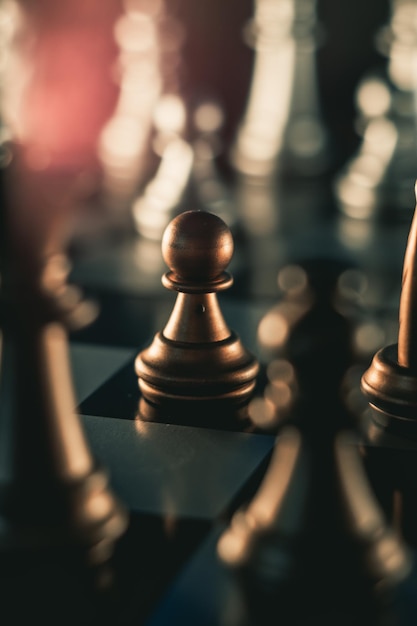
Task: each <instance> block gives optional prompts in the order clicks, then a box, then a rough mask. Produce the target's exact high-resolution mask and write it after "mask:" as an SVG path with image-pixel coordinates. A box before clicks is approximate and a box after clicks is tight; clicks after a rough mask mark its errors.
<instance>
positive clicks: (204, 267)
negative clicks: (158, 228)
mask: <svg viewBox="0 0 417 626" xmlns="http://www.w3.org/2000/svg"><path fill="white" fill-rule="evenodd" d="M162 255H163V258H164V261H165V263H166V264H167V265H168V267H169V268H170V270H171V271H172V272H173V273H174V274H175V275H176V276H177V277H179V278H181V279H183V280H184V281H186V282H193V281H211V280H214V279H215V278H217V277H218V276H220V275H221V274H222V272H224V270H225V269H226V267H227V266H228V265H229V263H230V261H231V259H232V255H233V237H232V234H231V232H230V229H229V228H228V226H227V225H226V224H225V223H224V222H223V220H222V219H220V217H218V216H217V215H214V214H213V213H208V212H207V211H185V212H184V213H180V214H179V215H177V217H175V218H174V219H173V220H172V221H171V222H170V223H169V224H168V226H167V228H166V229H165V232H164V234H163V237H162Z"/></svg>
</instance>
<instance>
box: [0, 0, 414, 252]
mask: <svg viewBox="0 0 417 626" xmlns="http://www.w3.org/2000/svg"><path fill="white" fill-rule="evenodd" d="M67 4H68V6H67ZM321 4H324V3H320V2H317V0H257V1H256V2H254V3H253V4H249V3H244V8H243V9H242V7H243V5H241V8H240V9H237V5H236V6H235V5H234V4H233V3H232V5H231V8H228V9H223V10H222V11H223V13H224V16H222V14H221V11H220V10H219V11H218V12H217V13H218V14H217V24H214V28H217V29H219V30H218V32H219V34H218V37H217V44H218V46H219V48H220V50H223V53H224V54H225V55H226V54H227V53H228V50H230V51H231V54H230V58H231V59H233V60H234V62H235V63H236V65H235V68H234V69H235V74H234V75H230V76H223V78H222V80H223V82H227V83H230V84H232V85H233V83H236V90H237V91H238V92H239V91H240V92H242V85H245V81H246V87H245V89H246V93H245V97H244V99H243V100H242V102H241V103H240V105H239V106H240V107H241V111H236V110H234V111H230V110H228V105H227V104H225V103H224V102H223V101H222V93H220V91H219V90H218V91H217V92H216V86H215V85H213V84H211V83H210V77H208V78H207V80H206V82H205V83H204V79H203V81H202V82H200V83H199V85H198V86H197V87H196V89H195V90H194V91H193V85H192V84H190V83H191V82H192V81H190V76H189V73H188V75H187V70H188V69H189V67H190V65H192V64H193V63H195V64H196V65H197V66H198V64H200V65H201V67H202V71H203V70H204V67H205V63H206V62H205V61H204V59H207V58H208V57H210V55H214V51H213V50H210V49H207V50H205V49H204V45H203V44H204V41H203V43H202V44H201V46H200V48H199V50H198V51H197V53H198V54H199V57H198V58H197V59H190V57H189V54H190V49H191V50H193V49H194V48H195V46H194V48H193V47H191V48H190V47H187V41H189V39H190V38H191V37H193V34H192V33H190V32H189V28H190V24H192V23H193V22H192V20H190V19H189V13H190V11H191V12H192V10H191V7H190V6H188V5H187V3H186V2H179V1H178V2H167V1H166V0H155V1H152V2H150V1H149V0H123V1H122V0H112V1H111V2H107V3H106V4H105V5H104V6H103V5H102V3H98V2H97V1H96V0H90V2H88V3H80V2H77V3H75V4H74V3H63V4H62V5H61V4H60V8H59V9H58V8H56V7H55V8H54V4H53V3H52V2H50V1H49V0H42V2H40V3H37V7H36V9H35V8H33V7H31V5H30V4H27V3H24V2H19V1H16V0H7V1H6V2H4V3H3V6H2V14H1V31H2V41H3V45H2V65H1V68H2V76H3V80H2V105H3V106H2V108H3V134H4V135H7V134H9V135H11V136H12V138H13V139H14V140H15V141H16V142H17V143H18V144H21V145H24V146H25V149H26V152H25V154H26V161H27V164H28V166H29V167H31V168H32V169H34V170H36V171H41V170H43V171H44V172H45V171H48V170H52V173H53V172H56V170H59V171H62V170H64V171H67V172H70V174H71V176H72V181H73V182H74V181H76V184H77V185H78V188H77V189H78V194H79V196H80V197H81V199H82V202H83V203H84V204H86V203H87V205H88V206H89V208H90V209H91V210H89V211H84V212H83V214H82V220H80V224H79V226H78V228H79V229H80V231H81V233H83V232H84V233H87V234H88V236H91V235H92V234H93V233H94V232H96V233H97V228H98V223H101V224H102V225H103V224H107V226H108V225H110V230H112V231H113V232H116V231H118V232H119V231H132V232H135V233H136V234H139V235H140V236H142V237H143V238H146V239H150V240H156V241H159V240H160V239H161V236H162V233H163V231H164V229H165V227H166V225H167V224H168V223H169V222H170V220H171V219H172V217H173V216H174V215H175V214H177V213H179V212H181V211H182V210H184V207H187V208H190V207H192V208H196V209H203V210H210V211H212V212H214V213H216V214H218V215H219V216H220V217H222V218H223V219H224V220H225V221H226V223H228V225H229V226H230V227H231V228H232V229H233V228H234V227H235V225H236V224H237V223H242V222H243V224H244V226H245V228H246V229H249V231H250V232H251V234H252V232H253V234H255V235H256V234H261V235H262V234H265V233H270V232H271V231H273V230H274V229H276V227H277V225H278V223H280V219H281V216H280V215H279V212H280V211H283V210H284V208H285V207H281V206H280V203H279V191H280V189H279V187H280V184H285V183H286V182H288V181H293V180H294V179H295V180H296V181H297V185H298V188H300V187H299V186H300V184H302V182H303V181H304V182H305V184H306V185H307V189H308V192H307V193H308V194H309V197H310V202H311V203H312V202H313V199H312V197H311V192H310V187H309V186H308V185H309V183H311V181H312V180H313V181H315V180H317V179H323V177H324V180H325V181H326V184H327V189H328V188H329V186H330V187H331V193H332V198H333V200H334V201H335V203H336V205H337V206H338V207H339V209H340V210H341V212H342V213H343V214H344V215H346V216H348V217H351V218H359V219H361V220H369V219H371V220H375V219H377V220H379V219H385V218H386V217H389V218H391V217H393V216H394V217H401V219H404V217H405V219H406V220H409V218H410V217H411V214H412V211H413V208H414V203H415V200H414V181H415V178H416V167H415V161H416V157H417V146H416V142H417V130H416V115H417V113H416V111H417V108H416V103H415V89H416V76H417V72H416V70H415V53H416V46H417V37H416V33H417V3H416V2H415V1H413V0H391V2H389V4H387V14H388V17H387V20H386V22H385V23H384V24H380V25H375V32H374V33H373V38H374V41H373V43H372V46H373V48H374V51H375V56H376V57H378V59H379V61H378V63H377V66H375V67H374V68H367V67H366V68H364V73H363V76H362V79H361V80H360V82H359V84H357V85H356V91H355V93H354V94H353V93H352V100H354V101H355V106H356V119H354V120H350V119H348V120H345V121H344V122H343V124H344V125H345V126H349V127H352V128H353V127H354V132H355V133H357V135H356V136H357V143H356V145H355V151H354V153H352V154H343V153H341V152H340V145H338V142H337V137H335V136H334V133H333V127H332V126H331V125H329V124H328V122H327V117H328V115H327V114H328V110H329V103H327V102H323V98H322V91H321V87H320V86H321V84H322V78H321V76H320V68H319V67H318V63H317V55H318V52H319V50H320V49H322V48H323V47H325V46H326V45H327V41H328V39H329V36H331V34H332V33H329V32H328V31H327V25H326V23H325V10H324V9H323V8H321ZM245 7H246V8H245ZM193 10H194V13H195V12H196V11H197V9H193ZM245 10H246V11H249V12H250V13H252V14H251V15H250V16H249V19H246V18H247V16H246V14H245ZM197 12H198V11H197ZM206 14H207V15H208V13H207V11H206V12H204V11H203V10H201V16H200V18H201V17H204V15H206ZM99 16H100V17H99ZM98 18H99V19H98ZM358 19H360V16H358ZM233 20H235V23H234V24H233V23H232V22H233ZM213 22H214V21H213ZM220 23H221V24H220ZM224 24H226V26H224ZM209 26H210V27H211V28H213V24H210V25H208V26H207V28H209ZM200 28H201V24H200ZM199 32H200V34H201V32H203V30H200V31H199ZM194 36H195V35H194ZM221 37H229V38H230V41H228V42H226V41H219V38H221ZM207 41H209V38H208V39H207ZM52 51H53V54H51V52H52ZM223 53H222V54H223ZM216 58H217V59H219V54H218V52H217V56H216ZM220 62H221V60H220ZM229 70H230V62H229V63H228V62H227V61H226V60H225V61H224V64H223V65H222V66H218V67H216V68H215V73H216V75H221V74H222V73H224V72H228V71H229ZM203 74H204V71H203ZM243 75H244V76H243ZM242 76H243V78H242ZM202 84H204V88H202ZM336 88H337V87H336ZM229 89H230V87H229ZM235 109H236V107H235ZM236 113H238V115H236ZM334 115H335V112H333V116H334ZM231 116H232V117H233V116H234V119H232V120H231V119H230V117H231ZM237 117H238V119H237ZM75 174H76V175H75ZM51 175H52V174H51ZM328 183H330V185H329V184H328ZM74 184H75V182H74ZM277 186H278V189H277ZM277 198H278V200H277ZM318 202H321V203H323V198H322V197H321V196H319V200H318ZM277 205H278V206H277ZM94 209H99V210H98V211H96V210H94ZM302 210H303V213H304V214H305V213H306V212H307V211H309V210H311V211H312V213H313V214H314V207H309V206H304V207H303V208H302ZM277 213H278V214H277ZM97 215H98V216H99V219H97Z"/></svg>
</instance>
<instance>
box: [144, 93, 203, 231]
mask: <svg viewBox="0 0 417 626" xmlns="http://www.w3.org/2000/svg"><path fill="white" fill-rule="evenodd" d="M153 117H154V129H155V137H154V140H153V149H154V152H155V154H157V155H158V158H159V163H158V166H157V168H156V170H155V172H154V174H153V176H152V177H151V178H150V180H149V181H148V182H147V183H146V185H145V186H144V188H143V190H142V191H141V192H140V193H139V194H138V195H137V197H136V198H135V200H134V202H133V204H132V215H133V220H134V225H135V229H136V231H137V232H138V233H139V234H140V235H141V236H142V237H143V238H145V239H150V240H153V241H158V242H160V241H161V239H162V235H163V233H164V230H165V229H166V227H167V226H168V224H169V222H170V221H171V220H172V219H173V218H174V217H175V216H176V215H178V214H179V213H181V212H182V211H183V210H185V204H186V202H187V200H189V192H190V182H191V175H192V169H193V164H194V152H193V148H192V146H191V144H190V142H189V141H188V139H187V136H186V127H187V122H188V120H187V117H188V112H187V109H186V106H185V103H184V101H183V100H182V98H181V97H180V96H179V95H177V94H164V95H163V96H161V98H160V100H159V102H158V103H157V105H156V106H155V111H154V116H153Z"/></svg>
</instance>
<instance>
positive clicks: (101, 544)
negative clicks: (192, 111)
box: [0, 0, 128, 624]
mask: <svg viewBox="0 0 417 626" xmlns="http://www.w3.org/2000/svg"><path fill="white" fill-rule="evenodd" d="M78 4H79V3H71V5H68V4H65V5H64V4H62V5H60V9H61V10H60V11H58V12H51V13H50V12H49V9H50V3H48V2H47V1H46V0H45V1H43V2H40V3H37V6H36V16H35V15H34V14H33V12H32V11H33V7H32V5H25V4H24V3H8V5H7V9H10V12H8V11H7V12H6V13H5V19H6V18H8V19H10V20H11V21H10V22H9V26H10V30H11V36H10V47H9V48H8V50H7V52H8V53H10V59H8V61H10V65H9V66H8V71H7V72H6V76H7V80H5V82H4V83H3V86H4V90H5V93H4V99H3V101H2V113H3V114H4V117H3V122H4V124H5V128H7V133H8V134H9V135H10V141H9V142H7V143H5V142H3V143H2V145H1V155H2V165H3V166H2V169H1V179H2V180H1V183H2V184H1V194H2V198H1V200H2V202H1V203H0V211H1V215H0V273H1V281H0V305H1V307H0V315H1V317H0V328H1V334H0V341H1V350H0V391H1V394H0V441H1V444H0V488H1V494H2V497H1V502H0V577H1V585H2V589H3V596H2V605H3V611H4V614H5V615H13V619H14V620H15V621H16V623H24V622H25V621H27V620H28V619H36V618H38V619H42V621H43V622H44V623H53V620H56V615H57V614H58V613H57V612H58V611H59V615H60V621H61V622H62V623H63V624H70V623H74V621H76V620H77V619H80V615H81V612H82V611H85V613H84V615H87V621H88V619H90V615H91V612H92V611H94V610H95V609H94V607H95V600H94V598H96V596H95V594H96V592H97V593H98V594H99V595H100V598H101V597H102V596H101V591H102V590H104V588H105V589H106V590H107V589H109V587H110V586H111V585H112V568H111V566H110V560H111V556H112V553H113V549H114V547H115V544H116V543H117V541H118V539H119V538H120V537H121V535H122V534H123V533H124V531H125V529H126V527H127V522H128V516H127V511H126V510H125V508H124V506H123V505H122V504H121V503H120V502H119V501H118V498H117V496H116V495H115V494H113V492H112V489H111V487H110V484H109V477H108V475H107V471H106V469H105V468H104V467H101V466H100V464H99V463H98V462H97V460H96V459H95V458H94V457H93V455H92V453H91V451H90V448H89V443H88V440H87V437H86V435H85V434H84V430H83V425H82V422H81V419H80V417H79V415H78V414H77V412H76V405H77V399H76V397H75V393H74V390H73V386H72V373H71V367H70V361H69V340H68V334H69V332H70V331H71V330H72V329H76V328H79V327H81V326H83V325H84V324H87V323H89V322H90V321H91V320H92V319H94V317H95V314H96V307H95V306H94V305H93V304H91V303H90V302H87V301H85V300H84V299H83V297H82V294H81V293H80V291H79V290H78V289H77V288H76V287H73V286H71V285H69V284H68V282H67V277H68V272H69V262H68V257H67V253H66V246H67V244H68V241H69V238H70V233H71V232H72V226H73V225H74V222H75V221H76V220H77V219H78V217H79V214H78V211H79V210H80V208H81V207H82V206H83V200H84V196H83V192H84V190H85V189H84V187H83V185H82V181H81V179H83V176H84V175H86V176H87V177H88V176H89V175H90V174H91V175H92V176H93V173H94V172H95V171H96V170H95V166H96V145H95V142H96V139H97V134H98V132H99V130H98V129H99V128H100V126H101V124H102V123H103V121H104V119H105V116H106V114H107V113H108V106H110V105H109V102H108V101H107V102H104V101H103V102H100V106H98V107H97V108H96V107H95V105H94V107H93V108H94V110H92V109H91V103H92V102H94V100H90V96H91V90H93V91H95V90H96V89H97V90H99V91H100V89H101V88H103V91H102V94H103V97H104V95H105V93H106V81H105V79H103V75H102V74H101V72H99V73H98V74H96V73H95V70H94V68H96V66H95V62H96V61H97V58H95V59H94V62H93V59H91V60H92V68H90V67H89V68H88V69H87V70H86V72H85V73H83V72H82V68H83V67H84V66H85V65H88V63H86V59H85V55H84V53H85V50H86V48H85V46H87V47H88V46H91V41H90V40H89V39H88V37H87V39H88V44H87V43H86V38H85V35H86V31H87V32H88V30H89V29H88V25H89V22H88V19H87V17H86V15H89V14H83V15H84V17H86V19H87V23H85V22H84V21H83V20H81V22H78V21H77V20H70V24H69V25H68V23H67V19H68V18H70V17H71V16H73V13H72V11H75V10H76V8H77V5H78ZM3 8H4V7H3ZM90 9H91V10H92V11H93V14H94V10H93V5H91V6H90ZM107 9H108V10H109V11H110V14H112V6H111V3H109V4H108V5H107ZM113 9H114V7H113ZM101 15H102V17H103V20H104V22H103V23H100V24H98V23H96V22H94V25H95V29H97V30H95V31H94V32H95V34H96V35H97V37H98V39H99V40H100V38H101V36H103V31H102V28H104V29H106V28H107V27H108V26H109V25H110V23H107V21H106V20H107V18H109V14H108V13H107V12H105V13H104V15H103V14H101ZM2 17H4V16H3V15H2ZM109 19H110V18H109ZM110 22H111V20H110ZM104 39H106V38H105V37H104ZM77 44H78V45H77ZM104 48H105V46H104ZM88 49H90V48H89V47H88ZM68 52H69V53H70V54H69V56H67V53H68ZM100 53H101V54H103V56H101V54H98V56H99V61H100V63H99V65H100V64H101V62H104V60H108V57H107V54H106V52H105V50H103V48H100ZM110 56H111V55H110ZM104 66H105V67H107V65H106V64H104ZM100 67H101V65H100ZM58 68H59V70H60V71H59V73H58V74H56V73H55V70H58ZM66 69H67V70H68V71H65V70H66ZM91 69H93V74H94V76H93V77H91V76H90V74H89V72H90V70H91ZM96 69H97V68H96ZM102 69H103V68H102ZM78 70H80V72H81V75H80V73H79V71H78ZM103 71H104V72H105V69H103ZM56 75H59V76H60V77H62V80H61V81H59V83H56V81H55V80H54V78H53V77H56ZM13 77H14V78H15V80H14V81H13V80H12V78H13ZM90 78H91V80H92V83H91V82H90ZM101 79H103V81H104V82H103V83H102V82H101ZM75 85H77V89H75V92H74V91H73V89H74V88H75ZM75 93H76V94H77V96H76V97H75ZM107 95H109V94H107ZM71 96H74V97H75V100H76V106H75V104H74V103H73V102H72V99H71ZM110 100H111V98H110ZM46 101H48V103H49V102H50V107H48V106H46ZM13 103H14V104H15V106H16V109H13V106H12V104H13ZM87 103H90V107H88V106H87V108H86V109H84V106H86V105H87ZM89 113H91V117H89ZM86 120H88V121H89V124H87V123H86ZM22 593H23V594H24V601H22ZM95 608H97V607H95ZM100 610H101V609H100Z"/></svg>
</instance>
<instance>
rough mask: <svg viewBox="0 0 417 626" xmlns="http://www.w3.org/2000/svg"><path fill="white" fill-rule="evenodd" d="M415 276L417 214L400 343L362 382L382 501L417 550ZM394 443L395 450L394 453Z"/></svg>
mask: <svg viewBox="0 0 417 626" xmlns="http://www.w3.org/2000/svg"><path fill="white" fill-rule="evenodd" d="M416 277H417V212H415V214H414V218H413V221H412V224H411V228H410V233H409V237H408V242H407V247H406V252H405V256H404V267H403V277H402V290H401V296H400V302H399V330H398V340H397V342H396V343H394V344H389V345H387V346H385V347H383V348H381V349H380V350H378V351H377V352H376V354H375V355H374V357H373V359H372V362H371V364H370V366H369V368H368V369H367V370H366V372H365V373H364V375H363V377H362V390H363V392H364V394H365V396H366V398H367V400H368V402H369V405H370V411H369V419H368V423H367V424H366V429H365V436H366V441H367V442H368V444H369V447H368V448H367V449H366V454H367V457H368V458H369V464H370V469H371V471H373V472H374V474H379V476H378V478H379V483H380V484H381V493H380V498H381V500H383V502H384V503H385V506H386V507H387V510H388V512H389V514H391V515H392V516H393V517H394V518H395V520H396V523H397V524H398V525H399V527H400V528H401V530H402V532H403V534H404V536H405V537H406V539H407V540H408V541H409V542H410V543H412V544H413V545H414V546H416V545H417V535H416V530H415V529H416V523H417V507H416V501H417V489H416V484H415V480H414V476H415V472H416V469H417V468H416V464H415V448H416V445H417V335H416V331H417V327H416V311H417V308H416V307H417V290H416ZM393 442H395V444H396V446H395V448H396V450H394V449H393V450H392V452H391V450H390V449H391V447H392V443H393ZM398 449H399V450H400V451H398Z"/></svg>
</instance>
